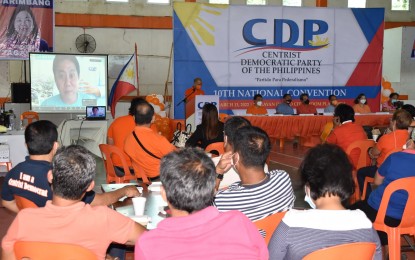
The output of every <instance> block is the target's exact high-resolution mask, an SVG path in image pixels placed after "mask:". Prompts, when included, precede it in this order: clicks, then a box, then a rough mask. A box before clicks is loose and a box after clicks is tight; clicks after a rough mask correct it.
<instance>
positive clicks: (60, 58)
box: [53, 55, 81, 77]
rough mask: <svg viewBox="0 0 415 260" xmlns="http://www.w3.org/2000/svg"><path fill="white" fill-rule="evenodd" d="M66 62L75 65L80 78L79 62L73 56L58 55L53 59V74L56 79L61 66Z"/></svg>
mask: <svg viewBox="0 0 415 260" xmlns="http://www.w3.org/2000/svg"><path fill="white" fill-rule="evenodd" d="M65 60H67V61H70V62H72V63H73V64H74V65H75V68H76V72H77V73H78V77H79V76H80V72H81V71H80V68H79V62H78V59H77V58H76V57H75V56H72V55H56V56H55V58H54V59H53V74H54V75H55V77H56V73H57V69H58V66H59V64H60V63H61V62H63V61H65Z"/></svg>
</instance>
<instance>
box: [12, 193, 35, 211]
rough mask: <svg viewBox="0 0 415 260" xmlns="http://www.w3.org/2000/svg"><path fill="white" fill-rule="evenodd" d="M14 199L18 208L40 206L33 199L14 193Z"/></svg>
mask: <svg viewBox="0 0 415 260" xmlns="http://www.w3.org/2000/svg"><path fill="white" fill-rule="evenodd" d="M14 200H15V201H16V205H17V208H19V210H22V209H25V208H37V207H38V206H37V205H36V204H35V203H34V202H33V201H31V200H28V199H26V198H24V197H22V196H18V195H14Z"/></svg>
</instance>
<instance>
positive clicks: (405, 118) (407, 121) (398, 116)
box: [392, 109, 412, 129]
mask: <svg viewBox="0 0 415 260" xmlns="http://www.w3.org/2000/svg"><path fill="white" fill-rule="evenodd" d="M392 121H395V122H396V129H408V127H409V126H410V125H411V123H412V116H411V114H410V113H409V112H408V111H406V110H404V109H399V110H396V111H395V113H393V116H392Z"/></svg>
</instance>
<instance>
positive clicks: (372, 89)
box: [173, 3, 384, 118]
mask: <svg viewBox="0 0 415 260" xmlns="http://www.w3.org/2000/svg"><path fill="white" fill-rule="evenodd" d="M173 26H174V29H173V37H174V102H175V104H177V103H178V102H180V100H181V99H183V95H184V92H185V90H186V89H187V88H189V87H190V86H191V85H192V84H193V79H194V78H196V77H201V78H202V79H203V90H204V91H205V94H207V95H218V96H219V97H220V100H221V101H220V108H221V110H222V111H224V110H228V112H230V110H234V109H246V108H247V107H248V106H249V105H250V104H252V98H253V96H254V95H255V94H257V93H259V94H261V95H262V96H263V97H264V102H263V103H264V104H265V106H266V107H267V108H275V106H276V105H277V104H278V103H279V102H280V101H281V98H282V96H283V95H284V94H285V93H289V94H291V95H292V96H293V98H294V100H295V101H297V102H293V103H294V106H295V105H296V103H297V104H298V102H299V100H298V97H299V95H300V94H301V93H304V92H305V93H308V94H309V95H310V99H311V103H312V104H314V105H316V106H317V107H324V106H326V105H327V102H328V101H327V98H328V96H329V95H331V94H334V95H336V96H338V99H339V100H341V101H344V102H346V103H350V104H351V103H352V102H353V100H354V98H355V97H356V96H357V95H358V94H359V93H365V95H366V97H367V98H368V103H369V105H370V106H371V108H372V111H379V98H380V96H379V94H380V86H381V72H382V65H381V62H382V51H383V28H384V9H383V8H359V9H333V8H297V7H274V6H229V5H213V4H200V3H174V13H173ZM183 116H184V113H183V107H176V108H175V118H183Z"/></svg>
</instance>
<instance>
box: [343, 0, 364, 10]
mask: <svg viewBox="0 0 415 260" xmlns="http://www.w3.org/2000/svg"><path fill="white" fill-rule="evenodd" d="M347 7H349V8H365V7H366V0H348V3H347Z"/></svg>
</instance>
